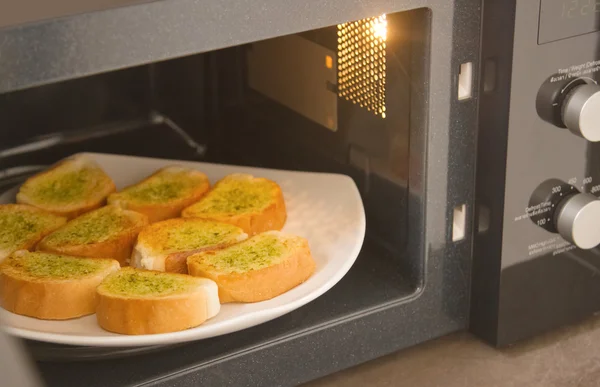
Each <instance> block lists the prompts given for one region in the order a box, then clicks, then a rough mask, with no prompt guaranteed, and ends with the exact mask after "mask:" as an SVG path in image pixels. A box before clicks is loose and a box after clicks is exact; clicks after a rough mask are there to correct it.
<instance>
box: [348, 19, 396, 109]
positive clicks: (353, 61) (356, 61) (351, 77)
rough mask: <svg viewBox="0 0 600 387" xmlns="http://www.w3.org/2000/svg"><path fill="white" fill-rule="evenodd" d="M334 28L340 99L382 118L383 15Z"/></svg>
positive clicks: (383, 91)
mask: <svg viewBox="0 0 600 387" xmlns="http://www.w3.org/2000/svg"><path fill="white" fill-rule="evenodd" d="M337 28H338V31H337V34H338V49H337V50H338V57H337V60H338V66H337V69H338V94H339V96H340V97H343V98H345V99H347V100H348V101H350V102H352V103H354V104H358V105H359V106H361V107H363V108H365V109H367V110H369V111H370V112H373V113H374V114H375V115H378V116H381V117H382V118H385V71H386V63H385V62H386V43H385V40H386V35H387V20H386V17H385V15H382V16H378V17H373V18H369V19H363V20H359V21H354V22H349V23H344V24H339V25H338V26H337Z"/></svg>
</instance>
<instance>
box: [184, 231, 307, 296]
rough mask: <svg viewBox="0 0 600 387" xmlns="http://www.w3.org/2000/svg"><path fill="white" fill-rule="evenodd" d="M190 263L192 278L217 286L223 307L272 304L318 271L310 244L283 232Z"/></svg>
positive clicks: (194, 257)
mask: <svg viewBox="0 0 600 387" xmlns="http://www.w3.org/2000/svg"><path fill="white" fill-rule="evenodd" d="M187 263H188V271H189V273H190V274H191V275H193V276H197V277H205V278H210V279H212V280H213V281H215V282H216V283H217V285H218V286H219V299H220V301H221V303H227V302H258V301H264V300H269V299H271V298H273V297H276V296H278V295H280V294H282V293H285V292H287V291H288V290H290V289H292V288H294V287H296V286H298V285H300V284H301V283H303V282H304V281H306V280H307V279H308V278H309V277H310V276H311V275H312V274H313V273H314V271H315V262H314V260H313V257H312V255H311V252H310V249H309V246H308V241H307V240H306V239H304V238H302V237H298V236H294V235H289V234H284V233H282V232H280V231H267V232H265V233H262V234H259V235H256V236H254V237H252V238H249V239H247V240H245V241H243V242H241V243H238V244H236V245H233V246H230V247H226V248H224V249H222V250H214V251H206V252H202V253H198V254H194V255H192V256H190V257H189V258H188V260H187Z"/></svg>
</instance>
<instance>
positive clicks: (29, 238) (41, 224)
mask: <svg viewBox="0 0 600 387" xmlns="http://www.w3.org/2000/svg"><path fill="white" fill-rule="evenodd" d="M66 222H67V219H66V218H64V217H62V216H56V215H53V214H51V213H49V212H46V211H44V210H40V209H38V208H35V207H31V206H27V205H24V204H0V261H2V260H3V259H4V258H6V257H8V256H9V255H10V254H12V253H13V252H15V251H17V250H28V249H31V248H34V247H35V245H36V244H37V243H38V242H39V241H40V240H41V239H42V238H43V237H45V236H46V235H48V234H49V233H51V232H52V231H54V230H56V229H57V228H59V227H61V226H62V225H64V224H65V223H66Z"/></svg>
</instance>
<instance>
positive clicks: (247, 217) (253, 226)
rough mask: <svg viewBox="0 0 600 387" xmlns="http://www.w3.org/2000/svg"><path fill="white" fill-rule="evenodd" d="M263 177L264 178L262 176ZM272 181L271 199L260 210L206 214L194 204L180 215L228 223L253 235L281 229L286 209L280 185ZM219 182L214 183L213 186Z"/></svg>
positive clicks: (285, 218)
mask: <svg viewBox="0 0 600 387" xmlns="http://www.w3.org/2000/svg"><path fill="white" fill-rule="evenodd" d="M262 179H264V178H262ZM264 180H267V181H269V182H271V183H272V186H273V188H272V189H273V201H272V203H271V204H269V205H268V206H267V207H266V208H264V209H263V210H262V211H254V212H246V213H241V214H234V215H231V214H219V213H215V214H207V213H200V212H197V211H194V206H193V205H192V206H190V207H188V208H186V209H184V210H183V211H182V213H181V216H183V217H184V218H200V219H207V220H214V221H217V222H224V223H229V224H232V225H234V226H237V227H239V228H241V229H242V230H244V232H245V233H246V234H248V236H254V235H257V234H260V233H262V232H265V231H271V230H277V231H279V230H281V229H282V228H283V226H284V225H285V222H286V221H287V209H286V205H285V199H284V196H283V192H282V190H281V187H280V186H279V185H278V184H277V183H275V182H273V181H271V180H268V179H264ZM218 184H219V183H217V184H216V185H215V188H216V187H217V186H218Z"/></svg>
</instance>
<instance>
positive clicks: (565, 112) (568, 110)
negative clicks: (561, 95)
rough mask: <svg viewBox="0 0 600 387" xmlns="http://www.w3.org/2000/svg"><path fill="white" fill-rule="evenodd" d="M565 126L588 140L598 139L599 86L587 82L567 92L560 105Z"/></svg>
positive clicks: (599, 134)
mask: <svg viewBox="0 0 600 387" xmlns="http://www.w3.org/2000/svg"><path fill="white" fill-rule="evenodd" d="M562 120H563V122H564V124H565V126H566V127H567V128H569V130H570V131H571V132H573V133H575V134H576V135H578V136H581V137H583V138H585V139H586V140H588V141H592V142H597V141H600V86H598V85H597V84H595V83H589V84H585V85H582V86H577V87H575V88H574V89H573V90H571V91H570V92H569V94H568V95H567V97H566V98H565V101H564V102H563V105H562Z"/></svg>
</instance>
